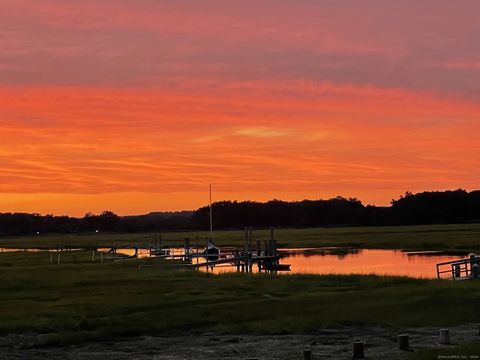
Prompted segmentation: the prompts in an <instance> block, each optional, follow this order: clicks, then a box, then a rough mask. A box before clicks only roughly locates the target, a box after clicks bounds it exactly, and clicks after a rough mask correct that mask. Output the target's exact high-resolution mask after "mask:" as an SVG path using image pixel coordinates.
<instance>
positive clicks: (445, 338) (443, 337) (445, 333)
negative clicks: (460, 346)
mask: <svg viewBox="0 0 480 360" xmlns="http://www.w3.org/2000/svg"><path fill="white" fill-rule="evenodd" d="M438 340H439V341H438V342H439V343H440V344H442V345H450V330H449V329H440V335H439V339H438Z"/></svg>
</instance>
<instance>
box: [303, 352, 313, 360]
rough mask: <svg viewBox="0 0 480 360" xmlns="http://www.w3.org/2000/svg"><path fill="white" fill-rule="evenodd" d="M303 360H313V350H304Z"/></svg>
mask: <svg viewBox="0 0 480 360" xmlns="http://www.w3.org/2000/svg"><path fill="white" fill-rule="evenodd" d="M302 354H303V360H312V350H303V351H302Z"/></svg>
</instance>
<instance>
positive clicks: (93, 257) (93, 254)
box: [92, 249, 95, 262]
mask: <svg viewBox="0 0 480 360" xmlns="http://www.w3.org/2000/svg"><path fill="white" fill-rule="evenodd" d="M92 262H95V249H94V250H92Z"/></svg>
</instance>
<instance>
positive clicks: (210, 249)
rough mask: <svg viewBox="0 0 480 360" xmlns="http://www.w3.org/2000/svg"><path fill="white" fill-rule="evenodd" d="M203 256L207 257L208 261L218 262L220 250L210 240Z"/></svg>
mask: <svg viewBox="0 0 480 360" xmlns="http://www.w3.org/2000/svg"><path fill="white" fill-rule="evenodd" d="M203 254H204V255H206V256H205V257H206V258H207V261H217V260H218V259H219V258H220V249H219V248H218V247H216V246H215V243H214V242H213V240H210V241H209V242H208V245H207V247H206V248H205V249H204V250H203Z"/></svg>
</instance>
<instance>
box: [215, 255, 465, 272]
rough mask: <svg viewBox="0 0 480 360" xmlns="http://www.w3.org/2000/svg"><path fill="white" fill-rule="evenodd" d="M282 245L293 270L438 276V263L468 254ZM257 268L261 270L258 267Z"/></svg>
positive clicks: (226, 269) (285, 261)
mask: <svg viewBox="0 0 480 360" xmlns="http://www.w3.org/2000/svg"><path fill="white" fill-rule="evenodd" d="M337 251H338V250H333V249H331V250H325V249H324V250H320V249H282V250H281V252H282V253H283V255H284V256H283V257H282V258H281V259H280V263H281V264H290V265H291V266H290V271H289V272H287V273H290V274H376V275H399V276H409V277H418V278H436V277H437V270H436V264H437V263H440V262H445V261H451V260H458V259H461V258H464V257H465V256H460V255H447V254H444V253H441V252H424V253H406V252H402V251H400V250H354V251H349V252H342V253H337ZM230 271H236V269H235V268H233V267H231V266H222V267H216V268H214V269H213V272H214V273H222V272H230ZM253 271H254V272H256V271H257V272H258V269H257V268H256V267H254V268H253Z"/></svg>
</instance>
